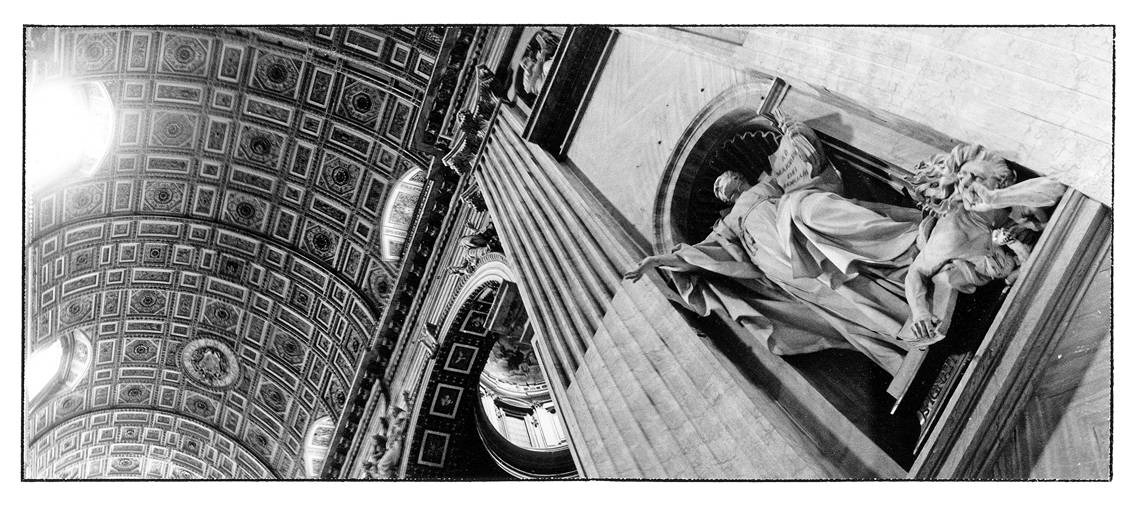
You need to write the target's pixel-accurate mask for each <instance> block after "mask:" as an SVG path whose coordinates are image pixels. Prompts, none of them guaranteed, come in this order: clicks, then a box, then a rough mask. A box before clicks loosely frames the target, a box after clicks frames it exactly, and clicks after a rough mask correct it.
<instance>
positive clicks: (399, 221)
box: [380, 168, 427, 262]
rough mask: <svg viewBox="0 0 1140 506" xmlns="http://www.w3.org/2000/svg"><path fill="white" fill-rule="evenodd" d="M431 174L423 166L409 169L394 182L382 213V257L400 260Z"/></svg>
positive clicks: (386, 259)
mask: <svg viewBox="0 0 1140 506" xmlns="http://www.w3.org/2000/svg"><path fill="white" fill-rule="evenodd" d="M426 179H427V173H426V172H425V171H424V170H423V169H420V168H413V169H411V170H409V171H408V172H406V173H405V174H404V175H403V176H400V179H399V180H398V181H397V182H396V183H395V184H393V185H392V188H391V190H389V192H388V201H387V202H386V203H385V204H384V213H383V214H382V216H381V220H380V222H381V239H380V245H381V258H383V259H384V261H386V262H395V261H399V260H400V257H401V256H402V255H403V253H404V243H405V242H407V240H408V230H409V229H410V228H411V227H412V224H413V223H412V222H413V221H414V220H415V216H416V208H417V207H418V206H419V202H420V196H421V194H422V193H423V189H424V183H425V180H426Z"/></svg>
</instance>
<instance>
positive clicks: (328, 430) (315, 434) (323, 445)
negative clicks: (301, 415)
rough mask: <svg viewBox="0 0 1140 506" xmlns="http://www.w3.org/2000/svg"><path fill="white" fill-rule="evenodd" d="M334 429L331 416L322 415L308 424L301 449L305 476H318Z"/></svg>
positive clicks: (334, 425) (334, 424)
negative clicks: (302, 448)
mask: <svg viewBox="0 0 1140 506" xmlns="http://www.w3.org/2000/svg"><path fill="white" fill-rule="evenodd" d="M335 431H336V423H335V422H333V419H332V417H331V416H322V417H320V418H318V419H316V420H315V421H313V423H312V424H310V425H309V430H308V431H307V432H306V433H305V447H304V450H303V451H302V455H303V458H304V460H305V473H306V477H307V478H319V477H320V475H321V465H322V464H324V462H325V457H326V456H327V455H328V453H329V446H330V445H331V444H332V437H333V432H335Z"/></svg>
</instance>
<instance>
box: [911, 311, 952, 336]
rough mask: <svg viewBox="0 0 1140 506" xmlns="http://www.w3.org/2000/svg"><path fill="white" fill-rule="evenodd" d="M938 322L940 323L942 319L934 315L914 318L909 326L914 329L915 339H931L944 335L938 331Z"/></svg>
mask: <svg viewBox="0 0 1140 506" xmlns="http://www.w3.org/2000/svg"><path fill="white" fill-rule="evenodd" d="M940 323H942V320H939V319H938V318H936V317H934V316H925V317H921V318H915V319H914V324H913V325H912V326H911V328H912V329H914V336H915V338H916V339H915V340H916V341H932V340H937V339H940V338H942V337H944V336H942V334H941V333H940V332H939V331H938V324H940Z"/></svg>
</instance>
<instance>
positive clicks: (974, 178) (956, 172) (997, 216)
mask: <svg viewBox="0 0 1140 506" xmlns="http://www.w3.org/2000/svg"><path fill="white" fill-rule="evenodd" d="M1015 180H1016V174H1015V173H1014V172H1013V170H1012V169H1011V168H1010V167H1009V166H1008V165H1007V164H1006V162H1005V160H1003V159H1002V158H1001V157H999V156H997V155H996V154H994V153H992V152H989V151H987V150H986V149H985V148H983V147H981V146H978V145H959V146H956V147H954V149H952V150H951V151H950V152H949V153H947V154H945V155H936V156H935V157H932V158H931V159H930V160H929V161H925V162H920V164H919V165H918V167H917V170H916V171H915V175H914V176H913V177H912V178H911V179H910V181H909V182H910V183H911V184H912V185H913V186H914V191H913V195H914V196H915V197H916V199H917V200H918V201H919V202H920V203H921V204H922V206H923V208H924V209H926V210H927V212H928V216H927V217H926V218H925V219H924V220H923V222H922V226H921V227H920V233H919V236H918V243H917V244H918V247H919V250H920V252H919V254H918V255H917V256H916V257H915V259H914V262H913V263H912V264H911V266H910V269H909V270H908V272H907V276H906V297H907V302H908V304H909V305H910V308H911V315H912V321H913V327H912V331H913V333H912V334H910V335H908V336H907V337H906V338H907V339H908V340H911V341H913V342H916V343H923V344H929V343H933V342H937V341H938V340H941V339H942V338H944V337H945V332H943V331H942V330H941V328H940V324H941V323H942V322H941V321H940V319H939V318H938V317H937V316H936V315H934V314H932V312H931V301H930V286H931V282H932V279H933V277H934V276H935V275H939V274H941V275H943V276H944V279H946V282H947V283H948V284H949V285H950V287H951V288H953V289H954V290H957V291H959V292H964V293H972V292H973V291H974V290H976V289H977V288H978V287H979V286H982V285H985V284H987V283H989V282H991V281H994V280H999V279H1006V278H1008V277H1010V276H1011V275H1013V274H1014V273H1015V272H1016V269H1017V268H1018V266H1020V264H1021V263H1023V262H1025V261H1026V260H1027V259H1028V257H1029V252H1030V250H1031V248H1032V242H1033V240H1034V239H1035V234H1036V233H1037V232H1040V231H1041V230H1042V229H1043V228H1044V224H1045V222H1046V221H1047V219H1048V216H1047V214H1046V213H1045V211H1044V208H1045V207H1048V206H1052V205H1054V204H1056V203H1057V200H1059V199H1060V196H1061V194H1062V193H1063V192H1064V185H1062V184H1060V183H1057V182H1055V181H1052V180H1050V179H1047V178H1034V179H1030V180H1027V181H1023V182H1021V183H1018V184H1014V183H1015Z"/></svg>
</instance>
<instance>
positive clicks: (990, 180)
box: [957, 160, 1013, 195]
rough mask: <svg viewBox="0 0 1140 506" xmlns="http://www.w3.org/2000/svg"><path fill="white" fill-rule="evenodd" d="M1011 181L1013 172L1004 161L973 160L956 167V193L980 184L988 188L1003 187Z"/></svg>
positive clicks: (964, 191) (962, 192)
mask: <svg viewBox="0 0 1140 506" xmlns="http://www.w3.org/2000/svg"><path fill="white" fill-rule="evenodd" d="M1012 182H1013V172H1011V171H1010V170H1009V168H1008V167H1006V165H1005V164H1004V163H999V162H991V161H987V160H975V161H970V162H967V163H964V164H962V167H961V168H960V169H958V181H957V193H958V194H959V195H965V194H967V193H968V192H969V191H970V187H972V186H974V185H981V186H983V187H985V188H986V189H988V190H996V189H999V188H1005V187H1006V186H1009V185H1010V184H1011V183H1012Z"/></svg>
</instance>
